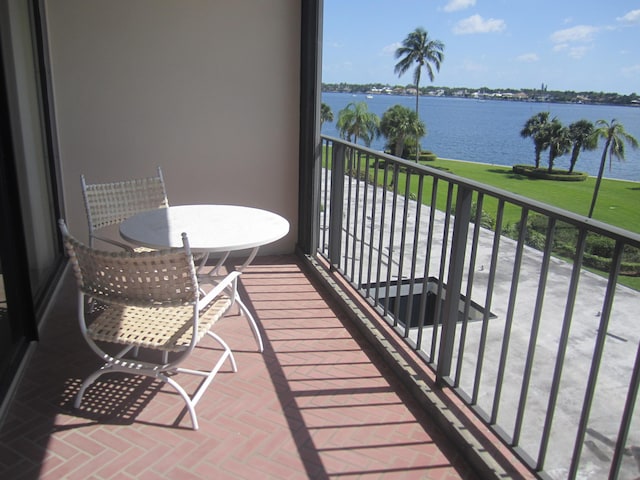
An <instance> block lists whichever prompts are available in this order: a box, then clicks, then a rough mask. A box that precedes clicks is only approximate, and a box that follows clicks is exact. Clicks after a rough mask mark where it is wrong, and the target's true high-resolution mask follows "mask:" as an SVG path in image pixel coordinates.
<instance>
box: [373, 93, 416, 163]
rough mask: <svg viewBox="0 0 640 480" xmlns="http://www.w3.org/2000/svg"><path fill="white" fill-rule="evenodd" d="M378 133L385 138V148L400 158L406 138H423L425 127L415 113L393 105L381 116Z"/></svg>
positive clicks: (401, 106)
mask: <svg viewBox="0 0 640 480" xmlns="http://www.w3.org/2000/svg"><path fill="white" fill-rule="evenodd" d="M380 132H381V133H382V135H384V136H385V137H387V140H388V142H387V148H389V149H390V150H392V153H393V155H395V156H396V157H402V154H403V153H404V148H405V143H406V140H407V138H409V137H410V136H411V135H413V136H416V137H418V138H422V137H424V136H425V135H426V133H427V127H426V126H425V124H424V122H422V121H420V119H419V118H418V115H417V114H416V112H414V111H413V110H411V109H410V108H407V107H405V106H403V105H394V106H393V107H391V108H389V109H388V110H387V111H386V112H384V114H383V115H382V120H381V121H380Z"/></svg>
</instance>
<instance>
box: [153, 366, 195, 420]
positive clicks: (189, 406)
mask: <svg viewBox="0 0 640 480" xmlns="http://www.w3.org/2000/svg"><path fill="white" fill-rule="evenodd" d="M158 378H159V379H160V380H162V381H163V382H165V383H168V384H169V385H171V386H172V387H173V388H175V389H176V391H177V392H178V393H179V394H180V396H181V397H182V399H183V400H184V403H186V405H187V409H188V410H189V415H190V416H191V425H192V427H193V429H194V430H198V428H200V425H199V424H198V417H197V416H196V409H195V405H196V402H194V401H192V399H191V397H190V396H189V394H188V393H187V392H186V391H185V389H184V388H182V387H181V386H180V384H179V383H178V382H176V381H175V380H174V379H173V378H171V377H167V376H166V375H163V374H160V375H158Z"/></svg>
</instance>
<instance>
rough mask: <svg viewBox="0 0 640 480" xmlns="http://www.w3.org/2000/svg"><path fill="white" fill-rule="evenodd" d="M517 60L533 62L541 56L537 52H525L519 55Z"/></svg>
mask: <svg viewBox="0 0 640 480" xmlns="http://www.w3.org/2000/svg"><path fill="white" fill-rule="evenodd" d="M516 60H518V61H519V62H525V63H532V62H537V61H538V60H540V57H539V56H538V54H537V53H523V54H522V55H518V56H517V57H516Z"/></svg>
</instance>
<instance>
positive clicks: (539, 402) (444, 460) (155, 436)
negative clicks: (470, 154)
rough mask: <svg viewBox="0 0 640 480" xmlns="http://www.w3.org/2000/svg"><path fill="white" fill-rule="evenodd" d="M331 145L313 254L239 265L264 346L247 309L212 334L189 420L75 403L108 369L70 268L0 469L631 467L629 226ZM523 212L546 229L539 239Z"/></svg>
mask: <svg viewBox="0 0 640 480" xmlns="http://www.w3.org/2000/svg"><path fill="white" fill-rule="evenodd" d="M323 147H324V148H323V149H322V151H323V158H322V162H323V164H325V165H331V169H326V170H324V171H323V174H322V175H321V178H320V179H319V180H320V182H321V183H320V184H318V185H316V186H317V187H318V191H319V192H320V196H321V209H320V211H319V223H318V225H317V234H318V235H317V239H318V251H317V255H316V256H311V257H308V258H299V257H293V256H284V257H263V258H260V261H259V262H256V263H255V264H254V265H252V266H251V267H250V268H249V269H248V270H247V271H246V272H245V274H243V279H242V284H243V288H244V289H245V296H246V298H247V299H248V303H249V305H250V308H252V309H253V310H254V311H255V313H256V318H257V319H258V320H259V322H260V324H261V328H262V330H263V332H264V338H265V344H266V350H265V353H264V354H259V353H258V352H257V351H256V350H255V345H254V343H253V337H252V336H251V334H250V331H249V327H248V326H247V324H246V322H244V321H243V320H242V319H239V318H238V317H237V315H231V316H229V317H228V318H227V319H226V320H225V321H224V322H222V323H221V324H220V326H219V332H220V334H221V335H222V336H223V337H224V338H225V339H226V340H227V341H228V342H229V343H230V345H231V347H232V348H233V350H234V351H235V352H236V355H237V359H238V364H239V372H238V373H236V374H231V373H230V372H228V371H227V372H222V373H221V374H219V376H218V377H217V378H216V379H215V381H214V383H213V385H212V387H211V388H210V390H209V391H208V392H207V393H206V395H205V397H204V399H203V400H202V401H201V403H200V404H199V406H198V412H199V418H200V423H201V429H200V430H199V431H198V432H193V431H191V430H190V429H189V419H188V416H185V411H183V407H182V403H181V402H180V401H179V399H178V398H176V395H175V394H174V393H173V392H172V391H170V390H168V389H166V388H160V387H159V386H158V384H156V383H154V382H151V381H148V382H145V381H140V380H138V379H135V378H127V379H123V378H118V377H117V376H116V377H113V378H109V379H108V382H105V383H104V384H99V385H97V386H96V388H94V389H93V391H90V392H89V393H90V401H89V402H87V403H86V405H85V404H83V408H81V409H80V410H74V409H72V408H71V399H72V398H73V395H74V393H75V392H76V391H77V388H78V386H79V383H80V380H81V379H82V378H83V377H84V376H85V375H86V374H87V372H89V371H91V370H92V369H93V368H94V366H95V365H96V364H97V363H98V362H97V359H95V358H94V356H93V354H92V353H91V352H90V351H89V349H88V348H87V347H86V345H85V344H84V343H83V342H82V341H81V339H80V335H79V333H78V331H77V325H76V318H75V300H74V297H73V290H74V288H73V285H72V284H71V282H70V279H69V278H66V280H65V282H64V283H63V284H62V285H61V287H60V294H59V297H58V299H57V303H56V304H55V305H54V307H53V308H52V310H51V312H50V315H49V318H48V320H47V322H46V325H45V328H44V332H43V335H42V339H41V342H40V344H39V345H38V347H37V349H36V350H35V353H34V355H33V358H32V359H31V361H30V363H29V366H28V368H27V370H26V372H25V374H24V378H23V381H22V383H21V385H20V389H19V391H18V392H17V394H16V397H15V398H14V399H13V402H12V403H11V407H10V410H9V413H8V416H7V420H6V422H5V423H4V424H3V426H2V430H1V431H0V445H1V446H2V452H3V453H2V456H1V457H0V469H1V471H2V473H6V475H9V476H10V477H11V478H60V477H65V478H87V477H90V476H91V475H95V476H96V477H99V478H112V477H118V476H130V477H138V478H144V477H145V476H148V477H149V478H154V477H157V476H160V475H163V474H165V475H166V476H169V477H172V478H188V476H189V475H192V476H193V477H195V478H211V477H216V478H244V477H247V476H256V477H264V476H267V477H271V478H332V477H336V478H337V477H342V476H360V475H361V476H364V475H378V476H383V477H384V476H389V477H393V478H398V477H400V478H402V477H403V476H404V477H406V478H415V477H420V476H421V477H426V478H434V477H442V478H505V477H509V478H532V477H534V476H538V477H541V478H558V479H560V478H578V477H579V478H606V477H607V476H608V477H609V478H621V479H626V478H636V477H637V475H638V471H640V460H639V459H638V458H639V457H640V454H638V447H637V445H638V444H640V439H639V438H638V437H637V435H638V433H637V432H639V431H640V425H639V423H640V419H639V418H638V416H639V415H640V414H638V408H637V403H638V395H637V394H638V386H639V383H640V354H639V353H638V350H639V345H640V340H639V338H638V329H637V327H636V326H635V317H634V315H633V313H632V312H634V310H635V309H636V308H637V305H638V304H639V303H638V294H637V292H635V291H633V290H631V289H628V288H626V287H623V286H621V285H619V284H618V278H619V275H620V270H621V265H622V252H623V251H624V249H625V248H626V247H633V248H638V247H640V237H639V236H638V235H636V234H631V233H629V232H626V231H622V230H620V229H613V228H611V227H609V226H607V225H603V224H600V223H598V222H595V221H586V220H585V219H584V218H581V217H578V216H575V215H572V214H569V213H567V212H563V211H561V210H559V209H553V208H550V207H548V206H546V205H543V204H540V203H536V202H531V201H529V200H527V199H524V198H521V197H518V196H517V195H510V194H507V193H505V192H501V191H496V190H493V189H491V188H489V187H486V186H484V185H479V184H474V183H473V182H469V181H465V180H462V179H459V178H456V177H453V176H452V175H449V174H447V173H446V172H439V171H436V170H434V169H430V168H428V167H424V166H421V165H416V164H414V163H411V162H405V161H402V160H399V159H397V158H394V157H389V156H387V155H384V154H380V153H379V152H374V151H371V150H368V149H366V148H361V147H358V146H356V145H353V144H347V143H344V142H341V141H338V140H336V139H329V138H324V139H323ZM403 175H408V176H409V180H406V177H403ZM410 181H415V182H416V183H417V184H418V188H419V194H418V195H417V197H418V198H427V199H429V198H430V202H426V203H423V202H417V201H416V200H415V198H414V195H412V194H410V192H409V191H408V189H405V187H404V185H407V184H409V183H410ZM380 185H386V188H383V187H381V186H380ZM439 191H440V192H444V195H443V196H444V199H445V202H444V204H443V205H442V206H440V207H437V208H430V206H431V205H438V201H439V200H438V195H439V194H438V192H439ZM490 200H493V201H495V202H496V205H497V207H496V212H497V218H496V223H495V225H493V226H491V227H484V226H482V222H481V217H482V212H483V210H484V209H483V208H482V204H483V202H485V205H488V204H489V203H490ZM474 203H475V205H476V210H475V212H474V211H473V204H474ZM478 205H479V206H478ZM512 206H515V207H516V208H518V209H519V212H520V213H519V215H520V219H521V222H520V225H521V226H518V227H517V228H515V233H516V238H512V237H509V236H508V235H507V230H508V228H507V225H506V224H505V222H503V215H504V212H505V210H506V209H507V208H509V207H512ZM534 213H535V214H538V215H541V216H543V217H544V218H545V219H546V220H545V222H546V225H547V227H546V229H547V230H546V233H545V235H544V236H543V240H544V241H543V242H542V245H541V247H539V248H534V247H532V246H530V245H529V243H528V240H527V239H528V233H529V232H528V228H527V227H526V225H527V218H528V217H529V216H531V215H533V214H534ZM567 225H568V226H569V227H570V228H573V229H574V230H575V231H576V236H575V238H576V243H575V249H574V252H573V254H572V255H571V256H565V257H563V258H560V257H559V256H558V255H557V253H556V251H555V250H554V242H553V238H554V233H555V231H556V229H557V228H560V226H562V228H565V226H567ZM596 234H597V235H602V236H605V237H607V238H610V239H612V240H613V241H614V242H615V245H616V247H615V251H614V255H613V257H612V259H611V266H610V269H609V272H608V273H607V274H604V275H596V274H594V273H591V272H588V271H587V270H586V269H585V266H584V264H583V260H584V256H585V254H584V249H585V238H586V237H587V236H589V235H596ZM421 279H428V280H429V281H427V282H425V281H423V280H422V281H421ZM394 284H395V285H398V284H400V285H402V288H401V289H397V288H396V289H393V288H387V286H392V285H394ZM398 291H400V293H401V296H404V297H406V302H405V307H404V308H402V307H401V305H402V301H397V300H398V298H397V297H398V295H397V292H398ZM394 292H396V294H394ZM429 296H431V297H432V300H431V302H429V301H428V300H427V298H428V297H429ZM433 297H435V298H433ZM428 304H429V305H430V306H429V307H428V306H427V305H428ZM412 310H419V312H418V314H417V315H415V312H412ZM428 317H430V318H431V320H428ZM206 353H207V352H206V351H205V352H203V355H206ZM532 472H534V473H532Z"/></svg>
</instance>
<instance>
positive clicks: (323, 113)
mask: <svg viewBox="0 0 640 480" xmlns="http://www.w3.org/2000/svg"><path fill="white" fill-rule="evenodd" d="M324 122H333V112H332V111H331V107H330V106H329V105H327V104H326V103H324V102H322V105H321V106H320V128H322V124H323V123H324Z"/></svg>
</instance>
